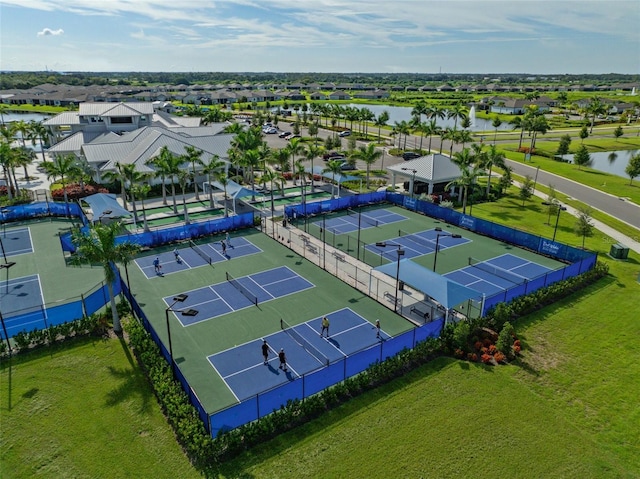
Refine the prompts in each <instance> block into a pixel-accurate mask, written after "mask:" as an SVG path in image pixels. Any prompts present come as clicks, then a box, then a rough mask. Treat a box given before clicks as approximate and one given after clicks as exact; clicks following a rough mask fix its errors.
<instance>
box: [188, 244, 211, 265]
mask: <svg viewBox="0 0 640 479" xmlns="http://www.w3.org/2000/svg"><path fill="white" fill-rule="evenodd" d="M189 247H190V248H191V249H192V250H193V251H195V252H196V253H198V255H199V256H200V257H201V258H202V259H203V260H205V261H206V262H207V263H208V264H209V265H211V263H213V260H212V259H211V256H209V255H208V254H207V253H205V252H204V251H202V248H200V246H198V245H197V244H195V243H194V242H193V241H192V240H189Z"/></svg>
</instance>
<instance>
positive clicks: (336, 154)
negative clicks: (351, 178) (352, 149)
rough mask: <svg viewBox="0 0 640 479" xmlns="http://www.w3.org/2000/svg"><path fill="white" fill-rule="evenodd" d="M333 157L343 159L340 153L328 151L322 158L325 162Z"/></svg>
mask: <svg viewBox="0 0 640 479" xmlns="http://www.w3.org/2000/svg"><path fill="white" fill-rule="evenodd" d="M334 156H342V157H344V155H343V154H342V153H338V152H337V151H328V152H326V153H325V154H323V155H322V158H323V159H325V160H328V159H329V158H333V157H334Z"/></svg>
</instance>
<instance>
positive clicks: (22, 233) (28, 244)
mask: <svg viewBox="0 0 640 479" xmlns="http://www.w3.org/2000/svg"><path fill="white" fill-rule="evenodd" d="M0 242H2V248H3V250H4V254H5V255H7V256H16V255H19V254H26V253H33V242H32V241H31V231H30V230H29V228H11V229H8V230H7V229H5V230H4V231H3V232H2V234H1V235H0Z"/></svg>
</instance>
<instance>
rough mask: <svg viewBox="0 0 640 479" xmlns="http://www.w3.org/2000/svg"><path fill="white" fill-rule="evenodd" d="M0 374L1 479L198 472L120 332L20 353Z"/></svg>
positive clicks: (171, 475)
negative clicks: (166, 418)
mask: <svg viewBox="0 0 640 479" xmlns="http://www.w3.org/2000/svg"><path fill="white" fill-rule="evenodd" d="M0 380H1V389H0V391H2V392H1V393H0V396H1V397H2V400H1V409H0V414H1V419H2V441H1V446H0V453H1V455H2V459H1V464H2V465H1V466H0V467H1V469H0V476H2V477H3V478H4V479H12V478H28V477H43V478H49V477H50V478H63V477H109V478H119V477H121V478H131V477H154V478H162V477H166V478H176V477H199V476H198V474H197V473H196V472H195V471H194V470H193V468H192V467H191V465H190V464H189V462H188V460H187V459H186V458H185V456H184V455H183V454H182V451H181V449H180V447H179V446H178V445H177V444H176V442H175V439H174V436H173V432H172V431H171V429H170V427H169V426H168V424H167V423H166V421H165V418H164V416H163V415H162V413H161V412H160V409H159V407H158V403H157V402H156V399H155V396H154V395H153V392H152V391H151V388H150V387H149V385H148V383H147V381H146V379H145V377H144V375H143V374H142V372H141V371H140V368H139V367H138V365H137V363H136V361H135V358H134V357H132V355H131V353H130V351H129V349H128V347H127V346H126V345H125V344H124V343H122V342H121V341H119V340H117V339H108V340H102V339H79V340H77V341H72V342H70V343H68V344H66V345H64V346H54V347H53V348H51V349H49V348H47V349H43V350H40V351H36V352H33V353H30V354H25V355H19V356H17V357H15V358H14V359H13V360H12V362H11V364H9V361H6V360H5V361H3V362H2V368H1V370H0Z"/></svg>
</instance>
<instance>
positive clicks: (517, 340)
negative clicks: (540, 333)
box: [513, 339, 522, 348]
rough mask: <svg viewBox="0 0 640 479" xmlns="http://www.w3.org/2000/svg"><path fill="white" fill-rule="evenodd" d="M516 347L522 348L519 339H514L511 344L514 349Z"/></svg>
mask: <svg viewBox="0 0 640 479" xmlns="http://www.w3.org/2000/svg"><path fill="white" fill-rule="evenodd" d="M516 346H517V347H520V346H522V345H521V344H520V340H519V339H516V340H515V341H514V342H513V347H514V348H515V347H516Z"/></svg>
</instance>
